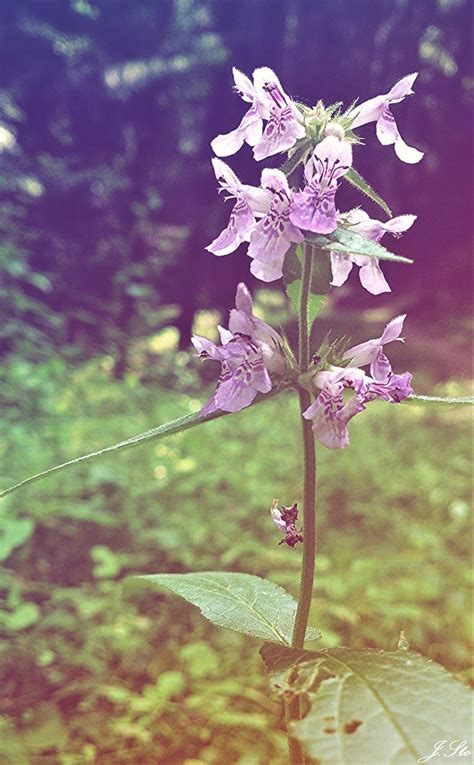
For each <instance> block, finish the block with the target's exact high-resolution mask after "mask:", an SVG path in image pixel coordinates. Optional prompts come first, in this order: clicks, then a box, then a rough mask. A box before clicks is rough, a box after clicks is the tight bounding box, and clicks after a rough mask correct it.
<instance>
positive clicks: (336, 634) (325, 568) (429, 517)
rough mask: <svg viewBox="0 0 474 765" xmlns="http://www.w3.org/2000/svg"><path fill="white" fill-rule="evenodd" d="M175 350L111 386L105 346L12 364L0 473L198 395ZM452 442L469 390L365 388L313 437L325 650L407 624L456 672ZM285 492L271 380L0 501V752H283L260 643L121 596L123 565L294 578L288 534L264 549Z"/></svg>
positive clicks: (192, 404) (460, 565) (66, 764)
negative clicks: (204, 420) (341, 431)
mask: <svg viewBox="0 0 474 765" xmlns="http://www.w3.org/2000/svg"><path fill="white" fill-rule="evenodd" d="M178 361H179V362H180V364H181V365H180V366H178V367H176V368H174V370H171V371H170V372H166V374H165V373H161V372H160V373H159V374H158V373H157V374H156V375H155V377H153V375H149V376H148V377H147V378H144V376H143V375H142V376H141V379H140V377H139V374H138V373H133V374H132V373H131V374H130V375H129V376H128V377H127V378H126V379H125V380H123V381H121V382H113V381H111V380H110V377H109V375H108V364H107V361H95V362H91V363H89V364H87V365H85V366H83V367H81V368H78V369H76V370H71V369H68V368H67V367H66V366H64V365H63V364H62V363H60V362H51V363H50V364H48V365H43V366H36V367H34V366H33V365H27V364H26V363H25V362H18V363H17V364H16V365H14V366H13V367H12V368H11V371H10V373H9V376H8V380H7V401H8V399H9V398H10V400H11V401H15V402H16V406H15V407H12V408H11V410H7V417H6V419H5V421H4V425H5V432H4V434H3V437H2V444H1V447H0V448H1V451H2V464H4V465H5V469H4V476H3V478H2V486H7V485H9V484H10V483H12V482H14V481H15V480H19V479H21V478H23V477H25V476H26V475H28V474H30V473H33V472H36V471H38V470H41V469H44V468H45V467H47V466H49V465H51V464H54V463H56V462H59V461H62V460H64V459H65V458H70V457H74V456H77V455H79V454H81V453H83V452H85V451H91V450H94V449H96V448H100V447H102V446H104V445H107V444H108V443H113V442H114V441H119V440H121V439H123V438H126V437H128V436H130V435H133V434H135V433H137V432H140V431H143V430H146V429H148V428H150V427H152V426H154V425H157V424H160V423H163V422H166V421H167V420H169V419H173V418H175V417H177V416H180V415H182V414H186V413H189V412H191V411H195V410H196V409H197V408H198V406H199V403H200V402H202V401H204V399H205V395H206V392H205V391H203V390H202V387H199V386H197V385H196V384H195V383H193V381H192V380H193V377H192V372H190V371H189V368H188V361H187V359H186V357H184V356H181V357H178ZM166 364H168V361H167V360H165V362H164V365H163V367H160V369H161V368H164V367H165V366H166ZM212 374H214V372H212V373H211V376H212ZM171 387H174V388H175V391H174V392H173V391H172V390H171V389H170V388H171ZM177 388H178V389H179V390H178V391H176V389H177ZM206 390H208V389H206ZM444 390H445V392H446V391H447V392H449V393H451V394H453V393H454V394H459V393H463V392H465V391H464V389H463V388H462V387H459V386H456V385H454V386H453V385H452V386H451V387H450V388H449V387H448V388H446V387H445V389H444ZM184 391H188V393H186V392H184ZM18 408H19V409H20V410H21V416H20V415H19V412H18ZM469 447H470V427H469V410H468V409H467V408H465V407H458V408H452V407H446V408H440V407H439V406H435V405H430V406H424V407H422V406H419V405H414V404H405V405H401V406H391V405H387V404H384V403H375V404H372V405H370V406H369V408H368V410H367V412H366V413H364V414H363V415H362V416H360V417H357V418H356V419H355V420H354V421H353V423H352V424H351V447H350V449H348V450H345V451H339V452H329V451H327V450H324V449H323V448H320V449H319V465H318V482H319V489H318V497H319V510H318V514H319V554H318V563H317V584H316V597H315V602H314V608H313V614H312V623H313V624H314V625H315V626H317V627H319V628H320V629H321V630H322V632H323V634H324V638H323V641H322V643H321V645H324V646H334V645H337V644H345V645H350V646H352V647H360V646H377V647H380V648H385V649H391V648H394V647H395V646H396V644H397V641H398V638H399V633H400V630H404V631H405V635H406V638H407V639H408V641H409V643H410V647H411V648H413V649H415V650H419V651H421V652H422V653H423V654H425V655H427V656H429V657H431V658H433V659H435V660H437V661H440V662H441V663H442V664H443V665H444V666H446V667H447V668H449V669H450V670H452V671H454V672H456V673H459V674H460V675H462V676H464V677H466V676H467V675H466V667H467V666H468V661H469V631H468V617H469V601H468V595H467V581H466V574H465V572H466V571H467V570H468V568H469V566H468V563H469V549H470V548H469V534H468V503H469V498H470V463H469V457H470V450H469ZM301 488H302V487H301V450H300V443H299V429H298V413H297V410H296V407H295V402H294V401H293V399H292V398H291V396H290V395H287V394H285V395H283V396H281V397H279V398H278V399H275V400H272V401H269V402H266V403H264V404H262V405H259V406H257V407H254V408H252V409H251V410H247V411H245V412H242V413H240V414H238V415H236V416H233V417H227V418H223V419H220V420H218V421H216V422H213V423H209V424H207V425H205V426H203V427H202V428H196V429H194V430H192V431H189V432H187V433H186V434H183V435H181V436H176V437H173V438H171V439H170V440H168V441H164V442H160V443H157V444H156V445H149V446H146V447H144V448H140V449H136V450H132V451H129V452H126V453H123V454H120V455H116V456H115V457H108V458H105V459H102V460H100V461H97V462H94V463H90V464H89V465H85V466H83V467H78V468H75V469H73V470H71V471H69V472H64V473H61V474H59V475H58V476H57V477H55V478H50V479H48V480H47V481H45V482H43V483H39V484H36V485H34V486H32V487H30V488H28V489H26V490H25V491H24V492H23V493H18V494H17V495H14V496H12V497H11V498H10V499H9V500H8V501H5V502H3V503H2V504H1V507H0V530H1V531H0V550H1V552H2V558H3V565H4V566H5V568H4V569H3V572H2V573H1V580H0V587H1V589H2V591H3V594H4V595H5V596H6V604H7V610H6V611H5V612H4V613H3V614H2V615H1V616H0V636H1V637H0V675H1V677H0V684H1V686H2V691H3V693H2V697H1V699H0V715H3V716H2V717H0V726H1V728H0V731H1V734H2V735H1V736H0V741H1V743H0V763H2V765H3V763H8V765H10V764H12V765H22V763H33V765H43V764H46V763H48V765H55V763H61V765H73V764H74V765H76V763H77V765H79V764H82V763H88V762H90V763H99V764H100V765H121V763H133V764H134V765H135V764H138V763H140V764H143V765H152V764H155V763H157V764H158V765H161V764H162V765H173V763H176V764H178V763H179V764H181V763H187V765H198V763H212V764H215V765H222V763H226V765H227V763H229V764H230V763H239V764H240V765H253V764H255V765H257V764H260V763H261V764H263V765H266V764H267V763H272V765H274V764H276V765H279V764H280V763H281V764H282V763H284V762H285V761H286V757H285V752H286V743H285V735H284V732H283V725H282V720H281V716H280V711H279V706H278V704H277V703H276V702H275V701H273V700H270V699H269V697H268V695H267V692H266V684H265V679H264V677H263V673H262V669H261V666H260V663H259V659H258V653H257V652H258V648H259V645H258V642H257V641H253V640H252V639H250V638H245V637H241V636H239V635H237V634H234V633H232V632H228V631H219V630H218V629H217V628H213V627H212V626H210V625H209V624H208V623H206V622H205V621H204V620H203V619H202V617H201V616H200V615H199V614H198V613H197V611H195V610H194V609H193V608H192V607H191V606H190V605H187V604H185V603H184V602H183V601H180V600H177V599H174V598H173V597H171V596H165V595H160V594H151V593H145V594H142V595H140V596H139V597H138V596H137V597H135V598H132V597H130V596H128V597H127V596H125V597H124V596H122V593H121V584H120V582H121V580H122V579H123V578H124V577H125V576H126V575H128V574H130V573H131V572H157V571H161V572H166V571H186V570H206V569H207V570H209V569H218V570H233V571H245V572H250V573H254V574H259V575H262V576H266V577H268V578H270V579H272V580H273V581H275V582H278V583H279V584H281V585H283V586H284V587H285V588H287V589H288V590H289V591H290V592H292V593H293V594H295V595H296V593H297V589H298V569H299V564H300V555H301V551H300V549H298V548H297V549H295V550H290V549H287V548H284V547H280V546H278V541H279V539H280V535H279V533H278V531H277V530H276V529H275V528H274V527H273V524H272V522H271V519H270V515H269V507H270V504H271V501H272V498H273V497H279V498H280V500H281V501H282V502H283V503H284V504H290V503H292V502H293V501H295V500H300V499H301ZM19 519H22V520H21V521H20V520H19ZM15 726H16V728H15ZM256 740H257V741H258V745H256V744H255V741H256Z"/></svg>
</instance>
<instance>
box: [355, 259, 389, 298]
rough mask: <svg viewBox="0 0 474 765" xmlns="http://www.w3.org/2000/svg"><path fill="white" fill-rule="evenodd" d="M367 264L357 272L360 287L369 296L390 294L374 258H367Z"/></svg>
mask: <svg viewBox="0 0 474 765" xmlns="http://www.w3.org/2000/svg"><path fill="white" fill-rule="evenodd" d="M367 261H368V262H367V263H364V265H363V266H362V267H361V269H360V271H359V279H360V283H361V284H362V286H363V287H364V288H365V289H366V290H367V292H370V294H371V295H381V294H382V293H383V292H391V289H390V287H389V285H388V282H387V280H386V279H385V276H384V275H383V273H382V269H381V268H380V266H379V262H378V260H377V259H376V258H367Z"/></svg>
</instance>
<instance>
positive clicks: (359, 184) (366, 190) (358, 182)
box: [344, 167, 392, 218]
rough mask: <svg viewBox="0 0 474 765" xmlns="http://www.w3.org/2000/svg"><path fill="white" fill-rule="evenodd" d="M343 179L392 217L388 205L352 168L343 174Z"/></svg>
mask: <svg viewBox="0 0 474 765" xmlns="http://www.w3.org/2000/svg"><path fill="white" fill-rule="evenodd" d="M344 179H345V180H346V181H348V182H349V183H350V184H351V185H352V186H355V188H356V189H358V190H359V191H361V192H362V193H363V194H365V195H366V196H367V197H369V199H371V200H372V202H375V204H376V205H378V206H379V207H381V208H382V210H383V211H384V212H385V213H386V214H387V216H388V217H389V218H391V217H392V211H391V209H390V207H389V206H388V204H387V203H386V202H385V201H384V200H383V199H382V197H381V196H380V195H379V194H377V192H376V191H374V189H373V188H372V186H371V185H370V184H369V183H367V181H366V180H365V178H363V177H362V176H361V174H360V173H358V172H357V170H355V169H354V168H353V167H351V169H350V170H349V171H348V172H347V173H346V174H345V176H344Z"/></svg>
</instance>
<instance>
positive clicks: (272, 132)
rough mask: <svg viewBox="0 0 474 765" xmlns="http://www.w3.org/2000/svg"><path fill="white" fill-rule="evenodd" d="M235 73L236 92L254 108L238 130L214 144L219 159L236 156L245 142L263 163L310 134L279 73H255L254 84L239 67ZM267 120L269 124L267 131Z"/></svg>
mask: <svg viewBox="0 0 474 765" xmlns="http://www.w3.org/2000/svg"><path fill="white" fill-rule="evenodd" d="M232 73H233V75H234V82H235V86H234V90H235V91H236V92H237V93H238V94H239V96H240V97H241V98H242V100H244V101H246V102H247V103H250V108H249V109H248V111H247V112H246V113H245V115H244V117H243V118H242V120H241V122H240V124H239V125H238V126H237V127H236V128H235V130H232V131H231V132H230V133H226V134H224V135H218V136H217V137H216V138H214V140H213V141H212V142H211V147H212V150H213V151H214V153H215V154H217V156H219V157H227V156H230V155H231V154H235V153H236V152H237V151H239V149H240V148H241V146H242V145H243V143H244V142H245V143H248V144H249V145H250V146H253V147H254V150H253V153H254V157H255V159H257V160H260V159H264V158H265V157H270V156H271V155H272V154H277V153H279V152H281V151H286V150H288V149H290V148H291V147H292V146H293V145H294V144H295V143H296V141H297V140H298V139H299V138H303V136H304V135H305V134H306V131H305V128H304V126H303V124H302V118H301V117H300V115H299V112H298V109H297V107H296V106H295V105H294V103H293V102H292V101H291V99H290V98H289V97H288V96H287V95H286V93H285V91H284V90H283V88H282V86H281V83H280V81H279V79H278V77H277V76H276V74H275V72H273V71H272V70H271V69H269V68H268V67H266V66H264V67H260V68H259V69H255V71H254V73H253V83H252V82H251V80H249V78H248V77H247V76H246V75H245V74H243V73H242V72H240V71H239V70H238V69H236V68H235V67H234V68H233V69H232ZM263 120H267V125H266V127H265V130H264V129H263Z"/></svg>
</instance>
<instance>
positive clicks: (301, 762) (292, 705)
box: [285, 698, 306, 765]
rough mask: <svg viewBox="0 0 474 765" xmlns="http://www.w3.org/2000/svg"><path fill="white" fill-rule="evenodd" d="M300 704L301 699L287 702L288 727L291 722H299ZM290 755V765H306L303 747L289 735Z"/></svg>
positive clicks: (286, 717)
mask: <svg viewBox="0 0 474 765" xmlns="http://www.w3.org/2000/svg"><path fill="white" fill-rule="evenodd" d="M300 717H301V714H300V704H299V698H295V699H292V700H291V701H285V722H286V724H287V726H288V724H289V722H290V721H291V720H299V719H300ZM288 754H289V756H290V765H305V762H306V759H305V756H304V754H303V752H302V750H301V745H300V743H299V741H298V740H297V739H296V738H293V737H292V736H290V735H288Z"/></svg>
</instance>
